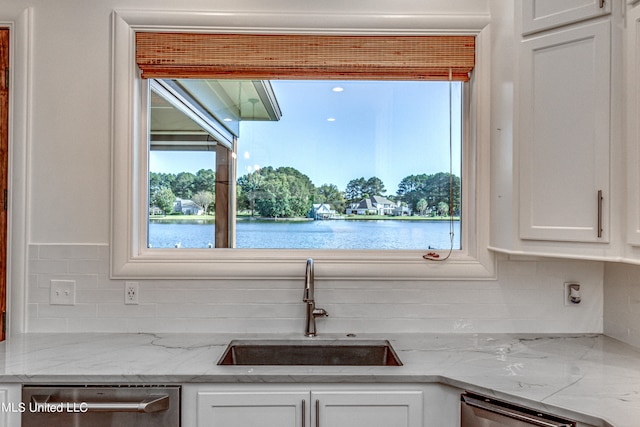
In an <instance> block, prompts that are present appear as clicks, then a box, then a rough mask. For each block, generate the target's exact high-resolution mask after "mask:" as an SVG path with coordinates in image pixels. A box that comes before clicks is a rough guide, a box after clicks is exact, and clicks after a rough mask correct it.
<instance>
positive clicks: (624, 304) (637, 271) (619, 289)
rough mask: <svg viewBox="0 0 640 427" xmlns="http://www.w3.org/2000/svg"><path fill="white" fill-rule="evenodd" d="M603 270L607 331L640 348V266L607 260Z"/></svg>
mask: <svg viewBox="0 0 640 427" xmlns="http://www.w3.org/2000/svg"><path fill="white" fill-rule="evenodd" d="M604 273H605V274H604V283H605V287H604V332H605V333H606V334H607V335H609V336H611V337H613V338H617V339H619V340H621V341H624V342H626V343H628V344H631V345H633V346H636V347H640V266H638V265H629V264H619V263H607V264H606V266H605V269H604Z"/></svg>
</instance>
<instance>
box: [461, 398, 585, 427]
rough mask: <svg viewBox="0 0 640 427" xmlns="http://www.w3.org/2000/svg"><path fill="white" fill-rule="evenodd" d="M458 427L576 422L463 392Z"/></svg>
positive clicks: (545, 426) (570, 425)
mask: <svg viewBox="0 0 640 427" xmlns="http://www.w3.org/2000/svg"><path fill="white" fill-rule="evenodd" d="M460 401H461V407H460V427H531V426H537V427H576V425H577V424H576V422H575V421H571V420H568V419H564V418H560V417H557V416H555V415H552V414H547V413H544V412H540V411H536V410H535V409H531V408H526V407H523V406H519V405H514V404H512V403H509V402H505V401H502V400H498V399H495V398H493V397H488V396H483V395H481V394H477V393H471V392H468V391H467V392H464V393H463V394H462V395H461V396H460Z"/></svg>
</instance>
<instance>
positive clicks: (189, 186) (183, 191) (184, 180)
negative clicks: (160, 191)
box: [171, 172, 196, 199]
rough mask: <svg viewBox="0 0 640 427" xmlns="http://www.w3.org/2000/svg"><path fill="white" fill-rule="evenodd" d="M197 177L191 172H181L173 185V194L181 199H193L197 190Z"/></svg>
mask: <svg viewBox="0 0 640 427" xmlns="http://www.w3.org/2000/svg"><path fill="white" fill-rule="evenodd" d="M195 181H196V176H195V175H194V174H192V173H191V172H180V173H179V174H178V175H177V176H176V180H175V182H174V184H173V187H171V188H172V190H173V193H174V194H175V195H176V196H177V197H180V198H181V199H191V197H192V196H193V194H194V190H195Z"/></svg>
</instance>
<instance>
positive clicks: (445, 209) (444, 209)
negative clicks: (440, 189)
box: [438, 202, 449, 216]
mask: <svg viewBox="0 0 640 427" xmlns="http://www.w3.org/2000/svg"><path fill="white" fill-rule="evenodd" d="M438 215H439V216H449V205H448V204H447V203H445V202H438Z"/></svg>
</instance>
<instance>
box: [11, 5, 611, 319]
mask: <svg viewBox="0 0 640 427" xmlns="http://www.w3.org/2000/svg"><path fill="white" fill-rule="evenodd" d="M8 3H9V4H8V6H7V5H6V1H5V3H3V7H2V10H0V21H11V20H15V19H16V18H15V17H16V16H17V15H19V14H20V13H22V11H23V10H24V9H25V8H27V7H32V9H30V12H29V13H30V14H29V17H30V18H29V19H30V26H29V35H30V43H31V46H32V49H31V51H30V54H29V57H28V58H27V59H28V61H27V62H28V64H29V67H30V69H31V70H32V74H31V75H30V80H29V83H28V87H27V88H26V91H25V94H24V96H25V97H27V98H28V101H29V104H28V105H29V111H28V120H26V122H27V128H28V133H29V137H28V138H26V139H25V141H26V143H27V144H28V147H26V148H27V153H28V161H27V162H26V165H25V167H26V169H25V171H22V170H20V171H15V173H16V174H18V175H17V176H18V177H23V178H24V180H25V182H26V183H27V184H26V185H27V193H28V200H27V203H26V204H25V210H26V212H25V213H24V214H25V215H26V217H27V223H26V226H25V230H24V232H25V233H26V236H27V237H26V240H27V243H28V244H29V245H28V254H23V255H25V257H26V259H27V262H26V264H25V266H26V271H27V273H26V274H27V280H25V281H24V282H25V285H24V287H25V288H26V290H27V292H26V295H25V297H24V299H15V298H14V304H13V306H12V307H11V309H12V311H13V313H14V315H13V316H12V318H14V317H16V313H18V316H17V317H20V318H22V316H20V314H23V313H22V311H23V308H24V309H25V310H26V311H25V312H24V322H16V324H17V325H18V326H17V327H15V328H14V331H16V330H17V331H21V330H24V331H27V332H65V331H123V332H124V331H129V332H143V331H149V332H160V331H198V332H215V331H229V332H234V331H237V332H248V331H254V332H274V331H281V332H295V331H299V330H300V329H301V326H302V316H303V305H302V303H301V287H302V286H301V284H302V274H303V270H302V268H303V266H301V279H300V280H299V281H298V280H296V281H283V282H267V281H262V282H246V281H234V282H213V281H206V280H201V281H197V280H192V281H184V282H176V281H157V282H141V284H140V305H138V306H125V305H124V304H123V300H124V292H123V287H124V283H123V281H114V280H110V279H109V278H108V261H109V260H108V253H109V247H108V244H109V222H110V181H111V177H110V162H109V155H110V131H111V130H110V116H109V107H110V102H111V99H110V88H111V59H110V54H111V45H110V19H111V12H112V10H114V9H145V10H148V9H157V10H171V9H176V10H178V9H189V10H208V11H211V10H215V11H224V10H240V11H257V10H265V9H266V8H267V6H265V4H266V3H265V2H264V1H260V0H239V1H235V2H224V1H221V0H219V1H215V0H214V1H212V0H183V1H181V2H179V3H176V2H175V1H160V0H126V1H125V0H104V1H87V0H56V1H55V2H54V1H50V0H32V1H27V0H8ZM509 3H510V2H503V1H502V0H501V1H492V2H488V1H487V0H456V1H453V0H437V1H436V0H434V1H429V2H425V1H423V0H395V1H393V2H389V1H383V0H368V1H367V0H352V1H349V2H345V1H344V0H325V1H322V2H318V1H311V0H274V1H272V2H269V3H268V11H271V12H276V13H277V12H282V13H289V12H292V11H304V12H307V11H319V12H325V14H327V13H328V14H334V13H335V15H336V16H340V14H342V13H348V12H352V13H393V14H407V15H410V14H443V15H447V14H451V13H459V12H464V13H465V14H474V13H477V14H486V13H488V12H489V11H490V10H491V12H492V13H494V15H495V16H496V17H499V18H500V21H501V22H502V24H500V25H501V26H496V29H495V31H494V32H493V33H492V38H493V41H492V45H495V47H496V50H495V55H494V58H493V60H494V63H493V64H492V68H493V69H494V70H496V74H495V76H494V79H495V80H494V81H493V83H492V91H494V93H493V96H492V102H494V104H495V106H494V107H493V108H492V114H494V116H493V117H492V124H498V123H502V125H504V126H508V125H509V124H510V121H511V120H512V118H510V116H509V112H510V111H511V107H510V106H511V103H512V99H511V98H510V95H509V91H510V87H511V86H510V85H511V83H510V81H511V77H512V76H511V73H512V71H511V64H510V61H511V60H512V59H513V58H512V57H511V55H508V54H506V53H502V54H501V53H500V52H501V51H504V49H503V50H500V49H497V48H498V47H500V46H502V47H503V48H504V47H507V49H506V52H507V53H508V46H509V43H510V42H509V40H510V36H511V33H510V30H509V28H510V25H511V23H510V22H509V17H510V16H512V12H511V10H512V9H511V8H512V5H510V4H509ZM21 96H22V95H21ZM509 141H510V135H508V134H507V136H506V140H505V141H503V142H505V143H508V142H509ZM20 142H22V141H20ZM14 231H15V230H14ZM19 231H21V230H19ZM14 256H17V257H20V256H21V254H14ZM498 271H499V278H498V280H496V281H476V282H474V281H470V282H428V281H425V282H393V281H385V282H367V283H365V282H358V281H351V282H328V281H323V280H322V279H319V280H318V281H317V288H318V290H317V300H318V305H319V306H321V307H324V308H326V309H327V310H328V311H329V312H330V313H331V317H330V318H329V319H322V320H319V330H320V331H321V332H322V331H326V332H330V331H331V332H381V331H428V332H601V331H602V306H603V297H602V294H603V287H602V279H603V264H602V263H598V262H581V261H576V262H573V261H552V260H521V261H510V260H507V259H505V258H501V259H500V262H499V270H498ZM51 279H71V280H75V281H76V284H77V304H76V305H75V306H51V305H49V283H50V280H51ZM567 280H576V281H580V282H581V283H582V284H583V285H584V286H583V296H584V303H583V304H581V305H580V306H579V307H565V306H564V305H563V303H562V283H563V282H564V281H567ZM11 286H14V287H16V289H12V290H11V289H10V291H12V292H13V293H14V294H19V293H20V292H19V291H21V290H22V284H21V283H20V280H16V281H14V282H13V283H12V284H11ZM16 300H17V301H18V302H17V303H16V302H15V301H16Z"/></svg>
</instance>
